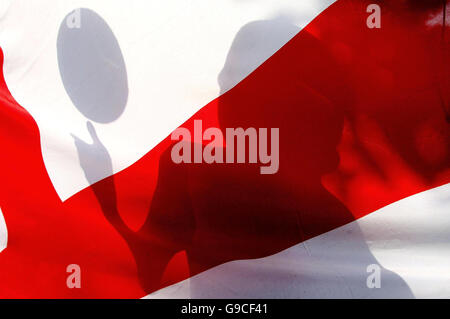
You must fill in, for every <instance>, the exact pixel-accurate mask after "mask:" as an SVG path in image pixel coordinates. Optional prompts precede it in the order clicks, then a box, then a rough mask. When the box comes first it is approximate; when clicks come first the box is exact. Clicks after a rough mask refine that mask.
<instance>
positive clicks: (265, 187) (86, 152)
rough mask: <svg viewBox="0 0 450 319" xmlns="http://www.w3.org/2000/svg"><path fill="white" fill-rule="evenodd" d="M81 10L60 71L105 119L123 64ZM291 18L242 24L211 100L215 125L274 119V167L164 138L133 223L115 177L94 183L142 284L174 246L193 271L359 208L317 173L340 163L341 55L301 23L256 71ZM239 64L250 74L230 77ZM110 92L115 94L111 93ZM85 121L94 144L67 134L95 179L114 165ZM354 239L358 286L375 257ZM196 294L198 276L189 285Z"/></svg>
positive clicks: (62, 51) (259, 124)
mask: <svg viewBox="0 0 450 319" xmlns="http://www.w3.org/2000/svg"><path fill="white" fill-rule="evenodd" d="M80 17H81V28H80V29H77V28H75V29H70V28H68V27H67V24H66V23H65V22H64V21H63V23H62V24H61V29H60V34H59V36H58V58H59V64H60V70H61V77H62V79H63V83H64V86H65V88H66V90H67V92H68V94H69V96H70V97H71V99H72V101H73V103H74V105H75V106H76V107H77V108H78V110H80V112H81V113H82V114H83V115H85V116H86V117H87V118H88V119H90V120H92V121H96V122H100V123H109V122H111V121H113V120H115V119H117V118H118V117H119V116H120V114H121V113H122V112H123V110H124V108H125V105H126V97H127V96H128V87H127V84H126V82H127V80H126V71H125V65H124V63H123V58H122V55H121V53H120V47H119V46H118V43H117V41H116V39H115V37H114V35H113V34H112V31H111V30H110V29H109V27H108V26H107V25H106V23H105V22H104V21H103V20H102V19H101V18H100V17H99V16H98V15H97V14H95V13H94V12H92V11H90V10H87V9H80ZM85 27H86V29H84V28H85ZM296 29H297V28H296V27H295V26H294V25H293V24H292V23H291V22H290V21H289V19H285V18H283V17H282V16H281V17H278V18H276V19H273V20H268V21H256V22H252V23H250V24H247V25H245V26H244V27H242V29H241V30H240V31H239V33H238V34H237V36H236V38H235V40H234V42H233V44H232V46H231V49H230V52H229V55H228V58H227V61H226V63H225V65H224V68H223V70H222V72H221V74H220V75H219V83H220V85H221V91H222V92H226V93H224V94H223V95H222V96H220V97H219V98H218V99H217V100H216V105H217V106H218V109H217V112H218V118H219V123H220V128H221V129H222V131H224V132H225V131H226V128H238V127H243V128H250V127H253V128H279V129H280V141H279V150H280V153H279V163H280V167H279V171H278V172H277V173H276V174H273V175H261V174H260V167H259V165H255V164H237V163H235V164H232V163H227V164H219V163H213V164H205V163H203V164H175V163H174V162H173V161H172V158H171V148H170V147H169V148H168V149H167V151H166V152H165V153H164V154H163V155H162V156H161V159H160V165H159V176H158V184H157V188H156V190H155V193H154V195H153V199H152V203H151V207H150V211H149V214H148V216H147V218H146V221H145V222H144V224H143V226H142V227H141V228H140V229H139V230H138V231H136V232H135V231H132V230H131V229H129V228H128V227H127V226H126V224H125V223H124V221H123V220H122V219H121V217H120V215H119V212H118V208H117V196H116V190H115V185H114V178H108V179H107V180H105V181H104V182H102V183H96V184H93V185H92V186H91V187H92V189H93V191H94V193H95V195H96V197H97V200H98V202H99V203H100V206H101V208H102V211H103V213H104V215H105V217H106V219H107V220H108V222H109V223H110V224H111V225H113V226H114V228H115V229H116V230H117V231H118V232H119V233H120V235H121V236H122V237H123V238H124V240H125V241H126V242H127V244H128V246H129V248H130V251H131V252H132V254H133V256H134V258H135V261H136V265H137V271H138V277H139V281H140V283H141V286H142V288H143V289H144V290H145V291H146V292H147V293H150V292H153V291H155V290H157V289H159V288H162V287H163V286H164V283H163V282H162V280H163V276H164V273H165V271H166V269H167V265H168V264H169V262H170V261H171V259H172V258H173V257H174V256H175V254H177V253H178V252H180V251H185V252H186V253H187V256H188V262H189V271H190V275H191V276H193V275H196V274H198V273H201V272H203V271H205V270H207V269H210V268H212V267H215V266H217V265H221V264H224V263H227V262H229V261H233V260H242V259H255V258H262V257H266V256H269V255H273V254H275V253H278V252H280V251H282V250H284V249H287V248H289V247H292V246H294V245H296V244H298V243H301V242H304V241H305V240H307V239H309V238H312V237H314V236H317V235H320V234H323V233H325V232H327V231H329V230H332V229H334V228H337V227H339V226H342V225H344V224H347V223H349V222H351V221H353V220H354V219H355V218H354V217H353V215H352V214H351V213H350V212H349V211H348V209H347V208H346V207H345V206H344V205H343V204H342V203H341V202H340V201H338V200H337V199H336V198H335V197H334V196H333V195H331V194H330V193H329V192H328V191H327V190H326V189H325V188H324V187H323V185H322V182H321V178H322V176H323V175H324V174H326V173H329V172H331V171H333V170H335V169H336V167H337V165H338V163H339V156H338V153H337V151H336V146H337V144H338V143H339V141H340V137H341V133H342V129H343V122H344V110H342V109H341V106H342V105H345V104H346V103H351V92H349V94H347V95H344V96H347V97H346V98H344V100H343V98H342V96H343V94H342V90H349V88H348V86H346V84H345V79H344V78H343V77H342V76H341V74H342V73H341V72H340V70H339V66H338V65H337V64H336V63H335V62H334V60H333V59H332V57H331V56H330V55H329V54H328V52H327V50H326V49H325V48H323V47H322V46H321V44H320V42H319V41H318V40H316V39H315V38H314V37H313V36H312V35H310V34H309V33H307V32H302V33H301V34H300V35H298V36H296V37H295V38H294V39H293V40H291V41H290V42H289V45H287V46H285V47H283V48H282V49H281V50H280V51H278V52H277V53H276V54H275V55H274V56H272V57H271V58H270V59H269V60H268V61H266V62H265V63H264V64H263V65H262V66H260V67H259V68H258V69H256V70H255V71H254V72H252V71H253V69H254V68H255V67H256V66H257V65H258V64H259V63H261V62H263V61H264V60H265V59H266V58H267V56H264V54H263V55H261V53H264V52H270V50H273V48H271V47H270V45H271V44H270V41H268V40H270V39H273V38H275V37H278V36H286V35H287V34H291V33H292V32H294V30H296ZM72 32H81V33H79V34H75V33H74V34H72ZM291 36H292V35H291ZM97 40H98V41H97ZM77 52H78V54H77ZM91 54H92V56H91ZM255 63H256V64H255ZM80 66H86V68H85V67H82V68H80ZM250 73H251V74H250ZM246 74H250V75H249V76H248V77H247V78H246V79H245V80H243V81H242V82H240V83H239V84H237V82H239V80H240V78H241V77H242V76H243V75H246ZM317 74H321V75H322V76H320V77H318V76H317ZM314 75H315V76H314ZM91 81H92V82H91ZM235 84H237V85H236V86H234V85H235ZM233 86H234V87H233ZM97 87H98V88H99V90H98V91H97V90H96V88H97ZM232 87H233V88H232ZM231 88H232V89H231ZM112 91H114V95H112V96H111V95H108V94H106V92H108V93H109V92H112ZM337 92H339V93H340V94H337ZM208 107H212V106H211V105H209V106H207V108H208ZM88 130H89V132H90V134H91V137H92V140H93V144H88V143H85V142H83V141H81V140H80V139H78V138H76V137H74V138H75V143H76V146H77V149H78V152H79V157H80V165H81V166H82V168H83V170H84V172H85V175H86V178H87V179H88V181H95V180H96V178H97V177H98V174H102V176H103V175H104V174H105V173H108V172H105V170H111V174H112V165H111V158H110V156H109V154H108V152H107V150H106V148H105V147H104V146H103V144H102V143H101V141H100V139H99V138H98V137H97V135H96V132H95V129H94V127H93V125H92V124H91V123H88ZM190 146H192V145H190ZM225 147H226V146H225ZM235 152H236V149H235ZM109 175H110V174H109ZM105 176H106V175H105ZM352 238H353V241H356V242H357V243H358V244H357V245H358V246H359V247H360V251H363V255H364V258H363V259H364V261H365V262H367V264H365V265H364V267H361V269H357V270H355V271H356V272H360V276H359V277H358V278H361V281H360V282H358V283H357V285H359V286H358V287H359V288H360V289H367V287H366V286H365V285H366V281H365V279H366V276H367V273H366V266H367V265H369V264H376V263H377V261H376V260H375V258H374V257H373V256H372V255H371V253H370V250H369V249H368V247H367V246H366V244H365V241H364V236H363V235H362V233H361V232H358V231H356V232H355V233H354V234H353V237H352ZM360 257H361V256H359V257H358V258H360ZM348 258H349V259H351V258H352V256H351V255H349V256H348ZM382 276H383V278H385V279H386V278H389V279H387V280H386V281H388V282H391V283H394V282H395V283H398V282H401V283H400V284H399V285H400V286H401V287H403V291H402V294H401V296H402V297H411V296H412V294H411V292H410V290H409V288H408V287H407V286H406V284H404V282H402V280H401V279H400V278H399V277H398V276H396V275H395V274H393V273H392V272H389V271H387V270H385V269H383V273H382ZM299 284H300V285H301V282H300V283H299ZM385 287H389V284H388V285H386V286H385ZM200 293H201V292H200V291H197V288H196V286H195V285H194V286H193V287H192V295H194V296H195V295H199V294H200ZM203 293H204V291H203Z"/></svg>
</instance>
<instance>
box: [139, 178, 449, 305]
mask: <svg viewBox="0 0 450 319" xmlns="http://www.w3.org/2000/svg"><path fill="white" fill-rule="evenodd" d="M449 229H450V184H447V185H445V186H442V187H439V188H435V189H432V190H429V191H426V192H423V193H420V194H416V195H414V196H411V197H408V198H405V199H403V200H401V201H398V202H396V203H393V204H391V205H389V206H387V207H384V208H382V209H380V210H378V211H376V212H374V213H372V214H370V215H368V216H365V217H363V218H361V219H359V220H358V221H355V222H352V223H350V224H347V225H345V226H342V227H340V228H337V229H335V230H333V231H330V232H328V233H325V234H323V235H321V236H318V237H315V238H312V239H310V240H308V241H306V242H305V243H302V244H299V245H296V246H294V247H291V248H289V249H287V250H284V251H282V252H280V253H278V254H276V255H273V256H270V257H267V258H262V259H258V260H240V261H234V262H230V263H227V264H224V265H221V266H218V267H216V268H213V269H211V270H208V271H206V272H204V273H201V274H199V275H197V276H194V277H192V278H190V279H188V280H185V281H183V282H181V283H178V284H175V285H173V286H170V287H167V288H165V289H162V290H159V291H157V292H155V293H153V294H151V295H149V296H147V297H146V298H412V297H416V298H450V271H449V270H450V232H449ZM372 264H378V265H379V266H380V267H381V268H382V271H381V276H380V279H381V281H380V284H381V287H380V288H372V289H370V288H368V287H367V277H368V276H369V275H371V274H372V273H368V272H367V267H368V266H369V265H372Z"/></svg>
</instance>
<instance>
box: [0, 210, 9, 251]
mask: <svg viewBox="0 0 450 319" xmlns="http://www.w3.org/2000/svg"><path fill="white" fill-rule="evenodd" d="M7 244H8V229H7V228H6V223H5V218H4V217H3V213H2V209H1V208H0V252H2V250H4V249H5V248H6V245H7Z"/></svg>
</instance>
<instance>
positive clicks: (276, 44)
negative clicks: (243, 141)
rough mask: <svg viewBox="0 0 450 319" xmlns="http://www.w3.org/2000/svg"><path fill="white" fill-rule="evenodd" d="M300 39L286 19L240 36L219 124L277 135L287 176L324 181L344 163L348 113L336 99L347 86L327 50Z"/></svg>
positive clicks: (224, 77)
mask: <svg viewBox="0 0 450 319" xmlns="http://www.w3.org/2000/svg"><path fill="white" fill-rule="evenodd" d="M298 32H299V27H297V26H296V25H294V24H293V22H292V21H291V19H289V17H286V16H279V17H277V18H275V19H271V20H260V21H254V22H251V23H249V24H247V25H245V26H243V27H242V28H241V29H240V30H239V32H238V33H237V35H236V37H235V39H234V41H233V43H232V45H231V48H230V51H229V53H228V56H227V60H226V62H225V64H224V67H223V69H222V71H221V73H220V74H219V77H218V82H219V85H220V87H221V92H222V93H223V94H222V95H221V97H220V98H219V100H218V118H219V123H220V126H221V127H222V128H223V129H224V130H225V129H226V128H228V127H244V128H249V127H255V128H261V127H266V128H271V127H275V128H279V129H280V141H279V143H280V144H279V145H280V147H279V149H280V154H279V156H280V163H282V165H280V173H281V175H283V172H284V173H286V174H287V175H288V176H289V178H293V176H302V177H303V179H305V178H306V176H309V177H311V178H310V179H311V180H312V179H315V180H319V179H320V176H321V175H323V174H324V173H326V172H330V171H333V170H334V169H335V168H336V167H337V165H338V163H339V157H338V154H337V151H336V147H337V144H338V143H339V140H340V137H341V133H342V128H343V113H342V110H341V109H339V108H338V107H337V106H336V105H337V101H334V100H333V98H332V96H334V95H336V94H335V91H336V90H337V89H336V87H338V83H342V82H343V80H342V76H341V75H340V73H339V71H338V67H337V65H336V62H335V61H334V59H333V57H332V56H331V54H330V53H329V52H328V50H327V49H326V48H325V47H323V45H322V44H321V42H320V41H319V40H318V39H316V38H315V37H314V36H313V35H311V34H309V32H307V31H302V32H301V34H298V35H297V33H298ZM280 39H282V41H280ZM284 43H286V44H285V45H284V46H282V47H281V45H282V44H284ZM280 47H281V48H280ZM274 52H276V54H273V53H274ZM318 74H320V75H321V76H320V77H319V76H317V75H318ZM243 78H245V79H244V80H242V81H240V80H241V79H243ZM233 86H234V87H233ZM232 87H233V89H232V90H230V88H232Z"/></svg>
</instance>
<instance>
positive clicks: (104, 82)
mask: <svg viewBox="0 0 450 319" xmlns="http://www.w3.org/2000/svg"><path fill="white" fill-rule="evenodd" d="M57 51H58V52H57V53H58V65H59V71H60V75H61V79H62V82H63V84H64V88H65V89H66V92H67V94H68V95H69V97H70V99H71V100H72V103H73V104H74V105H75V107H76V108H77V109H78V110H79V111H80V112H81V113H82V114H83V115H84V116H85V117H86V118H88V119H90V120H92V121H95V122H98V123H109V122H112V121H115V120H117V119H118V118H119V117H120V116H121V115H122V113H123V111H124V109H125V106H126V104H127V100H128V80H127V71H126V67H125V61H124V58H123V56H122V52H121V50H120V47H119V43H118V41H117V39H116V37H115V36H114V33H113V32H112V30H111V28H110V27H109V26H108V24H107V23H106V22H105V21H104V20H103V19H102V18H101V17H100V16H99V15H98V14H97V13H95V12H94V11H92V10H89V9H84V8H82V9H76V10H75V11H73V12H71V13H69V14H68V15H67V16H66V17H65V18H64V20H63V21H62V22H61V25H60V28H59V34H58V39H57Z"/></svg>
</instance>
